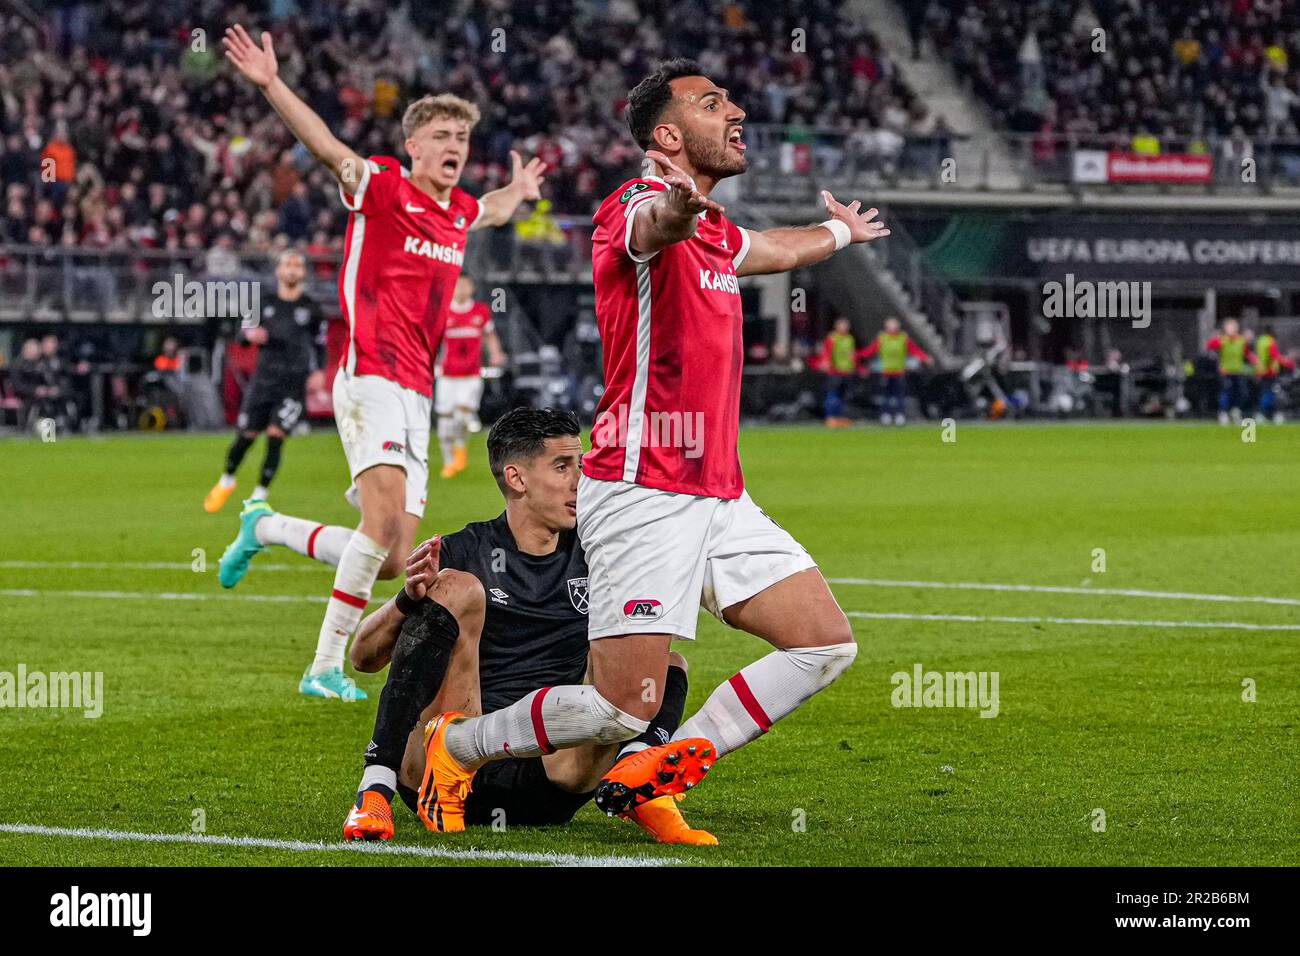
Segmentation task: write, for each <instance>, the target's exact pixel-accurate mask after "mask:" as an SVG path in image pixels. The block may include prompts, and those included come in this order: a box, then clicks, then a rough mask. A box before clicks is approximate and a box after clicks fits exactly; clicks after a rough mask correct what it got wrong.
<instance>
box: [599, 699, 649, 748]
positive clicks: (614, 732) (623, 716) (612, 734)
mask: <svg viewBox="0 0 1300 956" xmlns="http://www.w3.org/2000/svg"><path fill="white" fill-rule="evenodd" d="M587 707H588V709H589V710H590V711H591V713H592V715H593V716H595V717H596V718H597V719H598V720H599V729H598V730H597V732H596V736H595V737H594V738H593V740H592V743H598V744H620V743H622V742H623V741H625V740H631V739H632V738H633V737H637V736H640V735H641V734H643V733H645V732H646V728H647V727H649V726H650V717H653V716H654V714H651V715H650V717H646V718H641V717H638V716H637V715H635V714H630V713H628V712H627V711H625V710H622V709H621V708H619V707H617V706H615V705H614V704H612V703H610V702H609V701H608V700H606V699H605V698H604V697H603V696H602V695H601V693H600V692H599V691H598V690H596V688H594V687H593V688H591V693H590V694H588V695H587Z"/></svg>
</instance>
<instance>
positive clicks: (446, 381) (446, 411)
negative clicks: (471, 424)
mask: <svg viewBox="0 0 1300 956" xmlns="http://www.w3.org/2000/svg"><path fill="white" fill-rule="evenodd" d="M482 400H483V377H482V376H481V375H452V376H449V377H447V378H443V377H441V376H440V377H439V378H438V381H437V384H435V385H434V386H433V407H434V410H435V411H436V412H437V413H438V414H439V415H450V414H452V412H454V411H456V409H458V408H468V409H469V410H470V411H472V412H477V411H478V405H479V402H481V401H482Z"/></svg>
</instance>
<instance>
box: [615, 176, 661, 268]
mask: <svg viewBox="0 0 1300 956" xmlns="http://www.w3.org/2000/svg"><path fill="white" fill-rule="evenodd" d="M657 195H659V193H658V192H652V193H645V194H644V195H642V196H641V197H640V198H638V199H634V200H632V201H631V202H630V203H628V204H627V209H625V210H624V212H623V215H625V216H627V226H626V228H625V229H624V231H623V248H624V249H626V250H627V257H628V258H629V259H631V260H632V261H633V262H637V263H641V262H649V261H650V260H651V259H653V258H654V257H655V255H656V254H657V253H658V250H657V249H656V250H655V251H654V252H652V253H650V254H649V255H648V256H647V255H642V254H640V253H636V252H633V251H632V224H633V223H634V222H636V214H637V213H638V212H640V211H641V207H642V206H644V205H645V204H646V203H648V202H650V201H651V200H652V199H654V198H655V196H657Z"/></svg>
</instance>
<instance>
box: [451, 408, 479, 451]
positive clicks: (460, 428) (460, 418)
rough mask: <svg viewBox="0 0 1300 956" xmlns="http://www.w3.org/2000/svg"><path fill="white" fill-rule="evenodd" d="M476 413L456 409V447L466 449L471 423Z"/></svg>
mask: <svg viewBox="0 0 1300 956" xmlns="http://www.w3.org/2000/svg"><path fill="white" fill-rule="evenodd" d="M473 415H474V413H473V412H472V411H470V410H469V409H468V408H458V409H456V417H455V422H456V447H457V448H464V447H465V443H466V442H467V441H469V423H470V419H471V418H472V417H473Z"/></svg>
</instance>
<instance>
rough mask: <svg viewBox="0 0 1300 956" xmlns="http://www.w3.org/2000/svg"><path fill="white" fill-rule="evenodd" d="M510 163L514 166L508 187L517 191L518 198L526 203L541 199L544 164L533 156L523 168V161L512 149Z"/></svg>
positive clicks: (544, 179) (544, 178)
mask: <svg viewBox="0 0 1300 956" xmlns="http://www.w3.org/2000/svg"><path fill="white" fill-rule="evenodd" d="M510 162H511V164H512V165H513V166H514V173H513V174H512V175H511V177H510V185H511V186H514V187H515V188H517V189H518V190H519V195H520V198H521V199H525V200H527V201H528V202H536V201H537V200H539V199H541V198H542V183H543V182H545V181H546V177H545V176H543V175H542V173H544V172H546V164H545V163H544V162H542V161H541V160H540V159H538V158H537V157H536V156H534V157H533V158H532V159H530V160H529V161H528V165H527V166H525V165H524V161H523V159H522V158H521V157H520V156H519V154H518V153H517V152H515V151H514V150H513V149H512V150H511V151H510Z"/></svg>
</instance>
